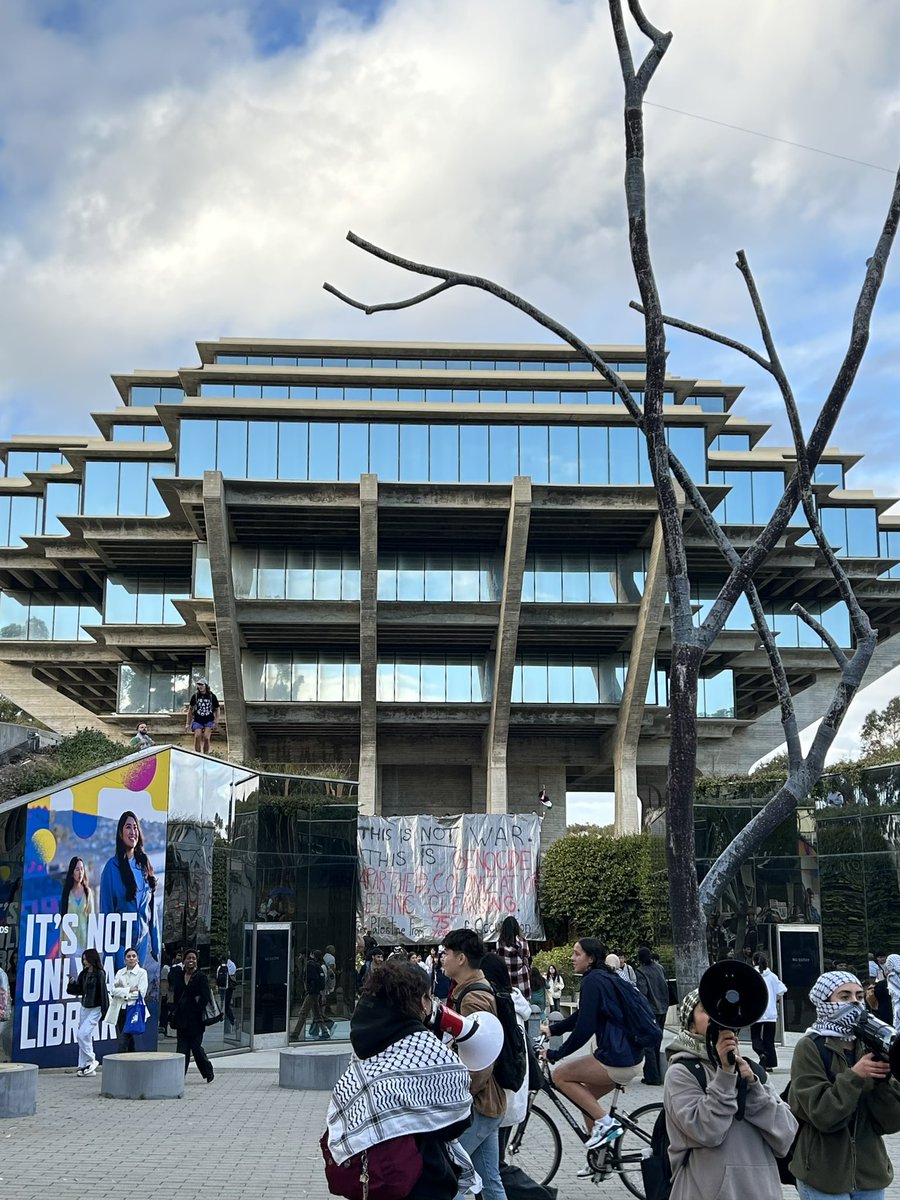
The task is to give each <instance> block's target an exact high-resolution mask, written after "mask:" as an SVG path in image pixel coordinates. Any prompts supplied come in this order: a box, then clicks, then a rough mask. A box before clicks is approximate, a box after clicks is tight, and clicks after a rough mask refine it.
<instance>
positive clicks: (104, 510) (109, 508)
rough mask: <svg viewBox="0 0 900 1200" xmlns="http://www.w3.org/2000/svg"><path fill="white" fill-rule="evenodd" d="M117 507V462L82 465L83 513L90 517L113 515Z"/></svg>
mask: <svg viewBox="0 0 900 1200" xmlns="http://www.w3.org/2000/svg"><path fill="white" fill-rule="evenodd" d="M118 505H119V464H118V463H117V462H86V463H85V464H84V512H85V514H86V515H87V516H91V517H105V516H111V515H112V514H114V513H115V512H116V510H117V508H118Z"/></svg>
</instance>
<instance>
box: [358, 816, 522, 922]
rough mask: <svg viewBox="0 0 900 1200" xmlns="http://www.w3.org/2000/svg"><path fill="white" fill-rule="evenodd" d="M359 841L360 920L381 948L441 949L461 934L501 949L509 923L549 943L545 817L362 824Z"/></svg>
mask: <svg viewBox="0 0 900 1200" xmlns="http://www.w3.org/2000/svg"><path fill="white" fill-rule="evenodd" d="M357 837H358V845H359V881H360V889H359V890H360V920H361V923H362V927H363V929H367V930H369V931H370V932H371V933H372V934H373V935H374V936H375V937H376V938H377V939H378V940H379V941H381V942H385V943H390V942H395V941H396V942H432V943H438V942H440V941H441V940H442V938H443V937H444V935H445V934H446V933H447V932H448V930H450V929H457V928H469V929H474V930H476V931H477V932H478V933H479V934H480V935H481V936H482V937H483V938H484V940H485V941H496V939H497V934H498V933H499V930H500V926H501V924H502V923H503V920H504V918H505V917H508V916H513V917H515V918H516V919H517V920H518V922H519V924H520V925H521V927H522V932H523V933H524V935H525V937H527V938H532V939H535V940H541V939H543V936H544V931H543V927H542V925H541V920H540V915H539V912H538V904H537V868H538V858H539V856H540V839H541V823H540V818H539V817H537V816H533V815H531V814H527V815H526V814H512V813H471V814H469V813H466V814H464V815H462V816H458V817H426V816H415V817H367V816H360V818H359V824H358V834H357Z"/></svg>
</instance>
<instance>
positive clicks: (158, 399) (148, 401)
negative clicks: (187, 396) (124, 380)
mask: <svg viewBox="0 0 900 1200" xmlns="http://www.w3.org/2000/svg"><path fill="white" fill-rule="evenodd" d="M128 394H129V397H130V400H131V403H132V404H133V405H134V407H135V408H152V407H153V405H154V404H180V403H181V402H182V400H183V399H184V391H183V390H182V388H180V387H175V386H172V385H168V386H166V387H158V386H157V385H156V384H152V383H133V384H132V385H131V388H130V389H129V393H128Z"/></svg>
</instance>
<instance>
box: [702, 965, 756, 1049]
mask: <svg viewBox="0 0 900 1200" xmlns="http://www.w3.org/2000/svg"><path fill="white" fill-rule="evenodd" d="M698 991H699V992H700V1003H701V1004H702V1005H703V1007H704V1008H705V1009H706V1011H707V1013H708V1014H709V1019H710V1023H711V1024H713V1025H718V1026H719V1028H720V1029H733V1030H734V1031H735V1033H737V1031H738V1030H739V1029H743V1028H745V1027H746V1026H747V1025H755V1024H756V1022H757V1021H759V1020H760V1019H761V1018H762V1015H763V1013H764V1012H765V1011H766V1009H767V1008H768V1007H769V989H768V988H767V987H766V981H765V980H764V979H763V977H762V975H760V973H759V971H757V970H755V969H754V968H753V967H751V966H750V964H749V963H745V962H740V961H738V960H737V959H726V960H725V961H724V962H717V963H713V965H712V966H711V967H710V968H709V970H707V971H704V972H703V976H702V978H701V980H700V984H699V987H698ZM707 1036H709V1035H707ZM711 1040H715V1039H711ZM730 1057H731V1056H730V1055H729V1058H730Z"/></svg>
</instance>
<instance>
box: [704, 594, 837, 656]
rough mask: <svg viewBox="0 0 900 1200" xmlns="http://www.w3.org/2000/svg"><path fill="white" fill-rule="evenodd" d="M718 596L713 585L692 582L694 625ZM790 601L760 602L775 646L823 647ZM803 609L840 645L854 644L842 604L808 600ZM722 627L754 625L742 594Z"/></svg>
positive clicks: (731, 627) (708, 610) (705, 616)
mask: <svg viewBox="0 0 900 1200" xmlns="http://www.w3.org/2000/svg"><path fill="white" fill-rule="evenodd" d="M717 595H718V590H717V589H714V588H713V587H703V586H701V585H699V584H695V585H694V588H693V597H692V598H693V602H694V604H695V606H696V608H695V611H694V622H695V624H697V625H700V624H701V622H703V621H705V620H706V618H707V616H709V613H710V611H711V609H712V607H713V604H714V603H715V600H716V596H717ZM791 603H792V601H789V600H784V601H781V602H780V603H778V604H776V603H774V602H772V601H767V600H764V601H763V609H764V610H765V613H766V617H767V618H768V622H769V628H770V629H771V630H772V631H773V633H775V634H776V635H777V638H778V645H779V646H781V647H782V648H783V647H785V646H787V647H793V648H794V649H798V648H800V647H807V646H808V647H811V648H814V649H818V648H821V647H823V646H824V645H825V643H824V642H823V641H822V639H821V638H820V637H819V635H818V634H817V633H815V632H814V631H813V630H812V629H810V627H809V626H808V625H807V624H806V622H805V621H801V620H800V618H799V617H798V616H797V615H796V614H795V613H792V612H789V611H788V609H789V607H790V604H791ZM804 608H805V609H806V611H807V612H808V613H809V614H810V616H812V617H815V618H816V620H817V621H819V622H820V624H822V625H823V626H824V627H825V629H827V630H828V632H829V633H830V634H831V635H832V637H833V638H835V640H836V641H837V644H838V645H839V646H845V647H848V648H849V647H850V646H851V645H852V644H853V640H852V637H851V634H850V617H849V614H848V612H847V606H846V605H845V604H843V603H841V602H839V601H838V602H835V603H833V604H827V603H819V604H816V603H813V602H809V603H807V604H804ZM725 628H726V629H744V630H750V629H752V628H753V617H752V616H751V615H750V605H749V604H748V602H747V597H746V596H744V595H741V596H740V598H739V599H738V602H737V604H735V606H734V608H733V609H732V610H731V612H730V613H729V615H728V617H727V619H726V621H725Z"/></svg>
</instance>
